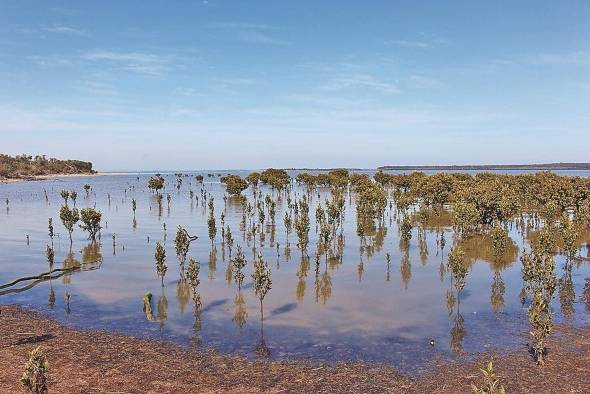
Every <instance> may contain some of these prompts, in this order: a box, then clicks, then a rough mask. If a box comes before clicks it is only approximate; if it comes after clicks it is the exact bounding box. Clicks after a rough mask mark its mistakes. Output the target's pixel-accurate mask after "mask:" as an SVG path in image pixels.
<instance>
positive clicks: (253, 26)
mask: <svg viewBox="0 0 590 394" xmlns="http://www.w3.org/2000/svg"><path fill="white" fill-rule="evenodd" d="M206 27H208V28H210V29H247V30H279V28H278V27H277V26H273V25H267V24H264V23H243V22H214V23H209V24H208V25H207V26H206Z"/></svg>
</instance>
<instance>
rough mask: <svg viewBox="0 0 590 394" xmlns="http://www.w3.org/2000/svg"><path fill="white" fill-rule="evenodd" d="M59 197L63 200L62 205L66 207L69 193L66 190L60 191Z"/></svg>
mask: <svg viewBox="0 0 590 394" xmlns="http://www.w3.org/2000/svg"><path fill="white" fill-rule="evenodd" d="M59 195H60V196H61V198H63V199H64V204H66V205H68V198H70V192H69V191H67V190H62V191H61V192H60V193H59Z"/></svg>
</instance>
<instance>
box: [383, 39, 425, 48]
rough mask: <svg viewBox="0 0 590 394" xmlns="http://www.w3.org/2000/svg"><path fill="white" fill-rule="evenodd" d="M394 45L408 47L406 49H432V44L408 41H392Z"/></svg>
mask: <svg viewBox="0 0 590 394" xmlns="http://www.w3.org/2000/svg"><path fill="white" fill-rule="evenodd" d="M390 42H391V43H392V44H393V45H397V46H401V47H406V48H423V49H427V48H432V44H431V43H429V42H425V41H408V40H392V41H390Z"/></svg>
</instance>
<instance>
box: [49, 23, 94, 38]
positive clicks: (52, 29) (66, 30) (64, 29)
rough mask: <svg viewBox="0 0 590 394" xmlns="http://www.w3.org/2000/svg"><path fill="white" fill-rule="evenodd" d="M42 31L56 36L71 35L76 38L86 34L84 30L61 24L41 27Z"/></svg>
mask: <svg viewBox="0 0 590 394" xmlns="http://www.w3.org/2000/svg"><path fill="white" fill-rule="evenodd" d="M41 29H42V30H44V31H46V32H49V33H56V34H71V35H76V36H85V35H87V34H88V33H86V32H85V31H84V30H80V29H76V28H73V27H70V26H65V25H61V24H56V25H52V26H42V27H41Z"/></svg>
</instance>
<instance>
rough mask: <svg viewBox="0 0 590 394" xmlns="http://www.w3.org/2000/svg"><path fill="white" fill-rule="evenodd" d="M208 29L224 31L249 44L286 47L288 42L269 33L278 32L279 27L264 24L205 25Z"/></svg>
mask: <svg viewBox="0 0 590 394" xmlns="http://www.w3.org/2000/svg"><path fill="white" fill-rule="evenodd" d="M206 27H207V28H209V29H218V30H225V31H228V32H230V34H231V35H232V36H233V37H234V38H236V39H237V40H238V41H242V42H245V43H250V44H261V45H288V44H289V42H288V41H286V40H283V39H281V38H278V37H276V36H274V35H272V34H271V33H273V32H276V31H278V30H280V28H279V27H277V26H273V25H268V24H264V23H247V22H214V23H210V24H208V25H206Z"/></svg>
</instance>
